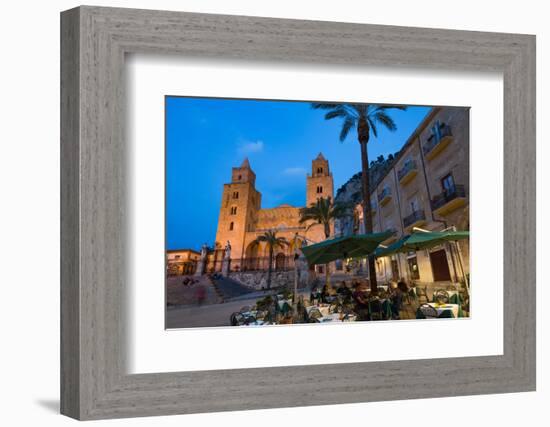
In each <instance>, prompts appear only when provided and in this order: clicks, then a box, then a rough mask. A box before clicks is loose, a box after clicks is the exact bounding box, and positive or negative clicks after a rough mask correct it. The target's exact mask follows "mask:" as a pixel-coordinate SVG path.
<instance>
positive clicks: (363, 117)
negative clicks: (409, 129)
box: [311, 103, 407, 293]
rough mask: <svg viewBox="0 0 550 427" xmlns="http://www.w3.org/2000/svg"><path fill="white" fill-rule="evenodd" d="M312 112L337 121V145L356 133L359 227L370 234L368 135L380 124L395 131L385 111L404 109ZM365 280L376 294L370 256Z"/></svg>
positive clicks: (343, 107)
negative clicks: (359, 190)
mask: <svg viewBox="0 0 550 427" xmlns="http://www.w3.org/2000/svg"><path fill="white" fill-rule="evenodd" d="M311 106H312V108H314V109H316V110H328V112H327V113H326V114H325V120H331V119H334V118H341V119H342V120H343V122H342V128H341V130H340V142H343V141H344V140H345V139H346V137H347V136H348V134H349V132H350V130H352V129H357V139H358V141H359V145H360V146H361V171H362V177H361V183H362V193H363V203H362V205H363V223H364V225H365V233H372V213H371V209H370V206H369V205H370V179H369V178H370V177H369V155H368V151H367V144H368V143H369V139H370V133H371V131H372V134H373V135H374V137H375V138H376V137H378V129H377V126H378V125H379V124H380V125H382V126H384V127H385V128H387V129H388V130H390V131H395V130H396V129H397V126H396V125H395V122H394V121H393V119H392V118H391V116H389V115H388V112H387V110H389V109H391V108H395V109H398V110H405V109H406V108H407V107H405V106H399V105H377V104H325V103H313V104H312V105H311ZM368 259H369V279H370V286H371V290H372V292H373V293H376V292H377V283H376V270H375V267H374V255H370V256H369V258H368Z"/></svg>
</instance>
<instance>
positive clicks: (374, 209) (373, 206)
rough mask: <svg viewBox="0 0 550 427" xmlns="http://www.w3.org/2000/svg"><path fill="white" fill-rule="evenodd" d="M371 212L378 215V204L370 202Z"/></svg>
mask: <svg viewBox="0 0 550 427" xmlns="http://www.w3.org/2000/svg"><path fill="white" fill-rule="evenodd" d="M370 212H371V214H372V215H376V203H374V202H370Z"/></svg>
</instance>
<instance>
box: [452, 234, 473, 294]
mask: <svg viewBox="0 0 550 427" xmlns="http://www.w3.org/2000/svg"><path fill="white" fill-rule="evenodd" d="M455 245H456V246H455V250H456V252H457V258H458V265H459V266H460V270H461V272H462V277H464V284H465V286H466V292H468V295H470V283H469V282H468V278H467V277H466V273H465V272H464V265H463V264H462V254H461V252H460V246H458V242H457V241H455Z"/></svg>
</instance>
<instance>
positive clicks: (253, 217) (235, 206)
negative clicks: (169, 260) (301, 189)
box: [214, 153, 334, 272]
mask: <svg viewBox="0 0 550 427" xmlns="http://www.w3.org/2000/svg"><path fill="white" fill-rule="evenodd" d="M304 178H305V185H306V200H305V206H310V205H311V204H313V203H315V202H316V201H317V199H319V198H321V197H323V198H327V197H330V198H331V199H332V200H334V183H333V178H332V174H331V173H330V169H329V163H328V160H327V159H325V157H324V156H323V155H322V154H321V153H319V155H318V156H317V157H316V158H315V159H314V160H313V161H312V162H311V173H310V174H307V175H305V176H304ZM300 209H301V207H296V206H290V205H288V204H282V205H280V206H277V207H274V208H270V209H264V208H262V194H261V192H260V191H258V190H257V189H256V174H255V173H254V171H253V170H252V167H251V165H250V162H249V161H248V159H245V160H244V161H243V163H242V164H241V166H239V167H234V168H233V169H232V173H231V182H229V183H227V184H224V186H223V194H222V200H221V206H220V212H219V217H218V228H217V232H216V249H215V252H217V254H214V258H215V259H221V257H222V254H221V253H222V252H223V251H224V248H225V247H227V246H228V245H229V246H230V248H231V270H232V271H246V270H264V269H267V267H268V256H269V251H268V248H267V247H266V244H265V243H264V242H258V241H257V238H258V236H260V235H262V234H264V233H265V232H266V231H270V230H271V231H276V232H277V236H278V237H284V238H285V239H286V241H287V242H289V244H288V245H286V246H283V247H277V248H275V250H274V256H273V265H272V267H273V268H274V269H285V268H289V267H291V266H292V265H293V259H294V254H295V250H296V249H297V248H299V247H301V246H302V245H303V244H304V243H306V244H313V243H318V242H321V241H323V240H325V238H326V237H325V233H324V228H323V226H322V225H320V224H314V225H311V223H303V224H300ZM331 231H332V232H331V236H332V235H333V234H334V227H333V226H332V227H331ZM318 268H319V269H321V270H322V266H319V267H318ZM215 269H216V268H215ZM319 272H321V271H319Z"/></svg>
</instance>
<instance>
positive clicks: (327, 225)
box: [325, 222, 330, 289]
mask: <svg viewBox="0 0 550 427" xmlns="http://www.w3.org/2000/svg"><path fill="white" fill-rule="evenodd" d="M329 237H330V223H329V222H326V223H325V240H328V238H329ZM329 265H330V264H329V263H328V262H327V263H326V264H325V284H326V285H327V289H328V288H329V286H330V274H329V269H328V268H329Z"/></svg>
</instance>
